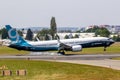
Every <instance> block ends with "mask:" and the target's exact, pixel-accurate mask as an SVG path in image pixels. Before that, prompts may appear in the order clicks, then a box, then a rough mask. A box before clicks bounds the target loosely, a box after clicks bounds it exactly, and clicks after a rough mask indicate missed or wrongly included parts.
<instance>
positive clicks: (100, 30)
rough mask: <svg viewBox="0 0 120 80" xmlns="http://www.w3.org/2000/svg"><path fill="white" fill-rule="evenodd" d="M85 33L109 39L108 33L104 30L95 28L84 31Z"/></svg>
mask: <svg viewBox="0 0 120 80" xmlns="http://www.w3.org/2000/svg"><path fill="white" fill-rule="evenodd" d="M86 32H94V33H95V35H96V36H98V35H100V36H102V37H109V35H110V32H109V31H108V30H107V29H106V28H104V27H102V28H100V27H97V26H95V27H93V28H90V29H88V30H86Z"/></svg>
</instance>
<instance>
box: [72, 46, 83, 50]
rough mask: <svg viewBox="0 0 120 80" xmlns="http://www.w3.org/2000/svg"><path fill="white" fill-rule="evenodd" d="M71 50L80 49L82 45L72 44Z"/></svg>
mask: <svg viewBox="0 0 120 80" xmlns="http://www.w3.org/2000/svg"><path fill="white" fill-rule="evenodd" d="M72 51H82V46H81V45H74V46H72Z"/></svg>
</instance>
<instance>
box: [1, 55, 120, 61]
mask: <svg viewBox="0 0 120 80" xmlns="http://www.w3.org/2000/svg"><path fill="white" fill-rule="evenodd" d="M114 57H120V54H90V55H16V56H9V55H8V56H0V59H27V58H29V59H40V60H54V59H55V60H104V59H111V58H114Z"/></svg>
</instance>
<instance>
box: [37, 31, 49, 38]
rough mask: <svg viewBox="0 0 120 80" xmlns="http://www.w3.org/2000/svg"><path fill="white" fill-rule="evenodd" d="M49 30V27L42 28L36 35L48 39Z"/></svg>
mask: <svg viewBox="0 0 120 80" xmlns="http://www.w3.org/2000/svg"><path fill="white" fill-rule="evenodd" d="M49 34H50V30H49V29H42V30H41V31H39V32H38V33H37V36H36V37H38V38H39V39H40V40H50V36H49Z"/></svg>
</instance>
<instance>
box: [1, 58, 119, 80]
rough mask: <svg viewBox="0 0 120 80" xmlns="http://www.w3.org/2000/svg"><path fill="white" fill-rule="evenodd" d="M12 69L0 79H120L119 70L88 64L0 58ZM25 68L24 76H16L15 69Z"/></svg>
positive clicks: (3, 63) (2, 62) (2, 63)
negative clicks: (8, 74)
mask: <svg viewBox="0 0 120 80" xmlns="http://www.w3.org/2000/svg"><path fill="white" fill-rule="evenodd" d="M2 65H5V66H6V67H7V68H8V69H9V70H12V72H13V75H12V76H0V80H120V71H117V70H113V69H108V68H103V67H94V66H88V65H79V64H70V63H60V62H47V61H32V60H0V66H2ZM18 69H26V70H27V75H26V76H16V73H15V72H16V70H18Z"/></svg>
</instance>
